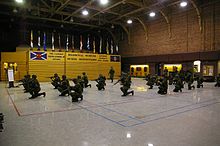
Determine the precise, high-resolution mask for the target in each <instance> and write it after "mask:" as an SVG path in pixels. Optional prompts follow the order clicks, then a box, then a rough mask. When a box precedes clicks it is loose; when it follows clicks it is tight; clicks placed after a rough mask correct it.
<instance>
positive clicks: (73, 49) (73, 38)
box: [72, 35, 75, 51]
mask: <svg viewBox="0 0 220 146" xmlns="http://www.w3.org/2000/svg"><path fill="white" fill-rule="evenodd" d="M74 49H75V48H74V35H73V36H72V51H74Z"/></svg>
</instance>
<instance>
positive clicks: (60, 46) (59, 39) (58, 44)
mask: <svg viewBox="0 0 220 146" xmlns="http://www.w3.org/2000/svg"><path fill="white" fill-rule="evenodd" d="M58 43H59V44H58V45H59V51H61V42H60V33H59V34H58Z"/></svg>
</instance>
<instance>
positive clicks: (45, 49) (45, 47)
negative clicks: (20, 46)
mask: <svg viewBox="0 0 220 146" xmlns="http://www.w3.org/2000/svg"><path fill="white" fill-rule="evenodd" d="M43 45H44V51H47V46H46V33H45V32H44V42H43Z"/></svg>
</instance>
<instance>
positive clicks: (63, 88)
mask: <svg viewBox="0 0 220 146" xmlns="http://www.w3.org/2000/svg"><path fill="white" fill-rule="evenodd" d="M69 86H70V84H69V81H68V80H67V79H66V75H62V80H61V83H60V85H59V86H58V88H57V89H58V90H59V91H60V93H61V94H60V95H59V96H65V95H66V94H68V95H69Z"/></svg>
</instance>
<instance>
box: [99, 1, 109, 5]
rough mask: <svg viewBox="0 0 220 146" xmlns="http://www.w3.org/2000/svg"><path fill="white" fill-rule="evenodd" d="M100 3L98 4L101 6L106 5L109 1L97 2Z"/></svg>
mask: <svg viewBox="0 0 220 146" xmlns="http://www.w3.org/2000/svg"><path fill="white" fill-rule="evenodd" d="M99 1H100V4H102V5H106V4H107V3H108V2H109V1H108V0H99Z"/></svg>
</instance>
